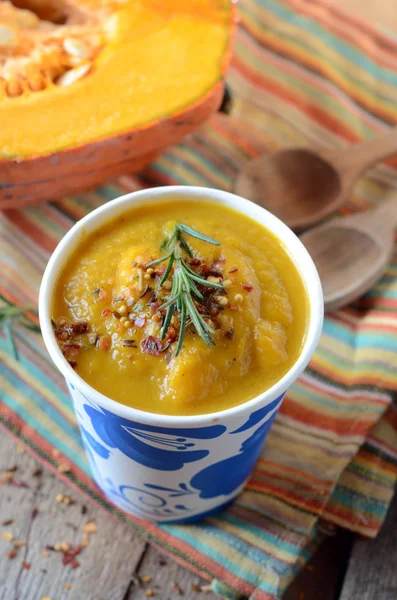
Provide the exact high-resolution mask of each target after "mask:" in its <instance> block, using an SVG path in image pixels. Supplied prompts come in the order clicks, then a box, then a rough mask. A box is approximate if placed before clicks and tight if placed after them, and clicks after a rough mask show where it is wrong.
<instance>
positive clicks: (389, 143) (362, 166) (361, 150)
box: [331, 127, 397, 181]
mask: <svg viewBox="0 0 397 600" xmlns="http://www.w3.org/2000/svg"><path fill="white" fill-rule="evenodd" d="M393 154H397V127H393V129H391V131H390V132H389V133H387V134H386V135H384V136H382V137H378V138H375V139H373V138H371V139H369V140H366V141H365V142H362V143H360V144H356V145H354V146H350V147H349V148H347V149H344V150H339V151H338V152H337V153H336V152H335V153H333V154H332V158H331V162H332V163H333V165H334V166H335V167H336V168H337V170H338V171H339V172H340V174H341V175H342V176H344V177H345V178H347V179H350V180H352V181H354V180H355V179H356V178H357V177H358V176H359V175H360V174H361V173H362V172H363V171H365V170H366V169H368V168H369V167H371V166H372V165H374V164H376V163H377V162H379V161H380V160H382V159H384V158H388V157H389V156H393Z"/></svg>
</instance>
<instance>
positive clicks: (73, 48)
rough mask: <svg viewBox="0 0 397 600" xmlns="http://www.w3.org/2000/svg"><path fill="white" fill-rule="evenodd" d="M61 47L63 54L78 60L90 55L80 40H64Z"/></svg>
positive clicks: (85, 45)
mask: <svg viewBox="0 0 397 600" xmlns="http://www.w3.org/2000/svg"><path fill="white" fill-rule="evenodd" d="M62 45H63V48H64V50H65V52H67V53H68V54H71V55H72V56H76V57H78V58H87V56H88V55H89V53H90V52H89V48H88V46H87V44H86V43H85V42H83V41H82V40H77V39H75V38H66V39H65V40H63V43H62Z"/></svg>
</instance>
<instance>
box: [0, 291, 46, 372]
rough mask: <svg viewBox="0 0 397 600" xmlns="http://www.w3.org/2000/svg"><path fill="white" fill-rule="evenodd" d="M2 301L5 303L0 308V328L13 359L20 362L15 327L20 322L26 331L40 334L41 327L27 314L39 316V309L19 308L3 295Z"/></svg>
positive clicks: (32, 307) (1, 296) (0, 296)
mask: <svg viewBox="0 0 397 600" xmlns="http://www.w3.org/2000/svg"><path fill="white" fill-rule="evenodd" d="M0 300H1V301H2V302H3V303H4V304H3V306H0V327H1V328H2V329H3V332H4V334H5V337H6V339H7V341H8V344H9V347H10V350H11V353H12V355H13V357H14V358H15V360H19V354H18V349H17V345H16V342H15V335H14V331H13V325H14V323H15V322H18V323H19V324H20V325H22V327H25V328H26V329H30V330H31V331H34V332H40V327H39V326H38V325H36V324H35V323H32V322H31V321H29V319H28V318H27V317H26V313H27V312H33V313H35V314H37V308H36V307H35V306H17V305H16V304H12V302H10V301H9V300H7V298H5V297H4V296H3V295H2V294H0Z"/></svg>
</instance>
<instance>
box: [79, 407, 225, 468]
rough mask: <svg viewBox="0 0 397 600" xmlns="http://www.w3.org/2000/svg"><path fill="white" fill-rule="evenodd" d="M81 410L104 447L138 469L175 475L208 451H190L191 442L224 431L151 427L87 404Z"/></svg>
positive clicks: (192, 449)
mask: <svg viewBox="0 0 397 600" xmlns="http://www.w3.org/2000/svg"><path fill="white" fill-rule="evenodd" d="M84 409H85V411H86V413H87V415H88V416H89V417H90V419H91V423H92V425H93V427H94V429H95V431H96V433H97V434H98V436H99V437H100V438H101V440H102V441H103V442H104V443H105V444H106V445H107V446H109V447H110V448H118V449H119V450H120V451H121V452H123V454H125V455H126V456H128V457H129V458H131V459H132V460H135V461H136V462H138V463H140V464H141V465H145V466H146V467H150V468H152V469H160V470H161V471H177V470H178V469H181V468H182V467H183V465H185V464H186V463H189V462H196V461H198V460H201V459H202V458H204V457H205V456H207V455H208V454H209V451H208V450H194V447H195V441H194V440H197V439H204V440H211V439H214V438H217V437H219V436H220V435H222V433H224V431H225V430H226V427H224V426H223V425H211V426H209V427H200V428H194V429H191V428H189V429H171V428H168V427H154V426H149V425H144V424H141V423H137V422H136V421H130V420H128V419H123V418H122V417H118V416H117V415H114V414H113V413H111V412H109V411H107V410H104V409H99V410H97V409H95V408H93V406H91V405H89V404H86V405H84ZM93 449H94V448H93Z"/></svg>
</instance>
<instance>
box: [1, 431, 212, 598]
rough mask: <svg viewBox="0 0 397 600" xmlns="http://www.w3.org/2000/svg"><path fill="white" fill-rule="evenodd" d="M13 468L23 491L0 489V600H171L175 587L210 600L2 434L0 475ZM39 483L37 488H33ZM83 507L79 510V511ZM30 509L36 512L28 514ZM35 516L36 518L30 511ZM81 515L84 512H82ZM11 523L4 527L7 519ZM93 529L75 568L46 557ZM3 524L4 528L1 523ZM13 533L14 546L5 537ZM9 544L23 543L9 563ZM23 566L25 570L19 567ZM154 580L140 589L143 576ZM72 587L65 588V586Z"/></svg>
mask: <svg viewBox="0 0 397 600" xmlns="http://www.w3.org/2000/svg"><path fill="white" fill-rule="evenodd" d="M14 466H17V470H16V471H15V473H14V478H15V480H17V481H21V482H23V483H26V484H27V485H28V486H29V487H28V488H21V487H16V486H14V485H2V486H0V515H1V516H0V523H1V525H0V600H40V599H41V598H42V597H49V598H51V599H52V600H143V599H144V598H147V596H146V595H145V592H146V590H147V589H148V588H151V589H153V592H154V594H155V595H154V598H161V600H168V599H169V600H175V599H177V598H178V597H179V594H178V593H176V592H173V591H172V590H173V587H174V582H175V583H177V584H178V585H179V586H180V588H181V589H182V590H183V592H184V595H183V599H184V600H199V599H200V597H202V598H204V597H205V598H206V599H207V600H214V599H215V596H214V595H213V594H207V595H205V596H204V594H201V593H199V592H197V591H195V590H194V589H193V587H192V586H193V585H195V584H200V585H205V584H206V583H207V582H205V581H203V580H202V579H200V578H198V577H197V576H195V575H194V574H193V573H191V572H190V571H188V570H187V569H184V568H183V567H181V566H179V565H178V564H177V563H175V562H173V561H172V560H171V559H170V558H168V557H162V555H161V554H160V553H159V552H158V551H157V550H156V549H154V548H153V547H150V546H149V545H148V544H147V543H145V542H144V541H143V540H142V539H141V538H140V537H139V536H138V535H137V534H136V532H135V531H134V530H133V529H132V527H129V526H128V525H125V524H123V523H120V522H119V521H117V520H116V519H114V518H113V517H111V516H110V515H108V514H107V513H105V512H103V511H102V510H101V509H99V508H98V507H96V506H93V505H91V504H89V503H87V502H86V501H85V499H83V498H82V497H81V496H79V495H78V494H76V493H75V492H72V491H70V489H69V488H68V487H67V485H65V484H64V483H63V482H61V481H59V480H58V479H57V478H56V477H55V476H54V475H53V474H52V473H50V472H49V471H47V470H43V471H42V474H41V475H40V476H35V475H34V473H35V472H37V469H40V465H39V464H38V463H37V461H36V460H35V459H33V458H32V457H31V456H30V455H29V454H27V453H23V454H21V453H19V452H18V447H17V444H16V443H15V441H14V440H12V439H11V438H10V437H9V436H8V435H5V434H4V432H3V433H1V434H0V472H1V474H3V473H4V471H6V470H7V469H9V468H11V467H14ZM36 485H39V487H36ZM59 495H61V496H64V497H65V496H69V497H71V498H72V499H73V501H74V503H73V504H71V505H66V504H64V503H61V502H57V500H56V498H57V496H58V497H59ZM83 507H84V508H83ZM33 511H34V512H33ZM36 512H37V515H36V516H34V515H35V513H36ZM83 513H84V514H83ZM10 520H11V521H12V522H11V523H9V524H7V521H10ZM91 520H93V521H94V522H95V523H96V526H97V531H96V532H95V533H93V534H91V535H90V543H89V545H88V546H87V547H86V548H84V549H83V551H82V552H81V553H80V554H79V555H78V556H77V557H76V558H77V559H78V562H79V563H80V566H79V567H78V568H75V569H72V568H71V567H70V566H68V565H67V566H65V565H63V564H62V554H61V553H60V552H55V551H48V556H47V557H43V556H42V552H43V551H45V548H46V546H47V545H50V546H55V545H56V544H58V543H61V542H62V541H66V542H68V543H69V544H71V546H75V545H77V544H79V543H80V542H81V541H82V539H83V533H84V531H83V528H84V525H85V524H86V523H87V521H91ZM4 523H6V524H4ZM4 533H5V534H6V535H7V534H12V535H13V537H14V539H13V541H12V542H10V541H8V540H6V539H4V537H3V534H4ZM14 541H26V543H27V545H26V546H25V547H22V548H20V549H19V550H18V552H17V555H16V556H15V558H13V559H9V558H8V557H7V553H8V552H9V551H10V550H11V549H12V548H13V542H14ZM23 563H28V564H29V565H30V568H29V569H25V568H23ZM145 575H150V576H152V578H153V579H152V581H151V582H147V583H144V582H142V580H141V577H143V576H145ZM65 585H67V586H69V585H71V589H67V588H65Z"/></svg>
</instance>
